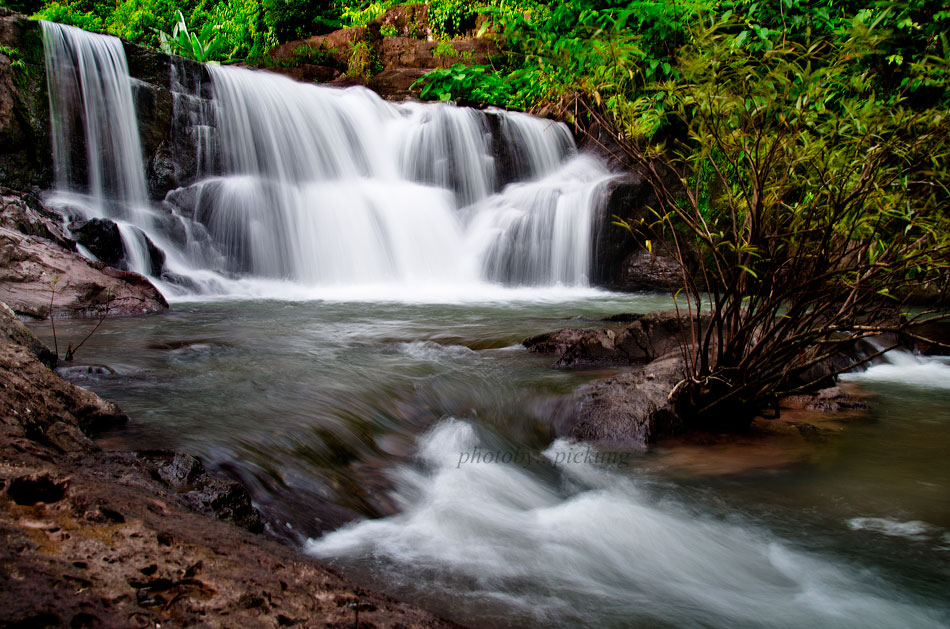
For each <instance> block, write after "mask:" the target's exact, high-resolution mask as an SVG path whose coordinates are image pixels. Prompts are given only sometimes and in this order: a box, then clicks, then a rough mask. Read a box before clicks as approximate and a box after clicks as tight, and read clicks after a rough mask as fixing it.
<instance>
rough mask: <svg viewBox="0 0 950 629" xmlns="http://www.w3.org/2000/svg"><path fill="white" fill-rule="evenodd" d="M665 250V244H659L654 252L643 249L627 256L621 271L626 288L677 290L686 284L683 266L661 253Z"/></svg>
mask: <svg viewBox="0 0 950 629" xmlns="http://www.w3.org/2000/svg"><path fill="white" fill-rule="evenodd" d="M663 250H664V247H663V246H658V247H657V249H655V250H654V252H653V253H651V252H649V251H644V250H641V251H634V252H632V253H631V254H630V255H628V256H627V258H626V259H625V260H624V261H623V266H622V268H621V271H620V285H621V286H622V287H623V288H624V290H628V291H661V292H663V291H670V292H675V291H677V290H679V289H680V288H682V287H683V286H684V284H685V282H684V281H683V266H682V265H681V264H680V263H679V261H677V260H676V259H674V258H672V257H670V256H669V255H665V254H664V253H660V251H663Z"/></svg>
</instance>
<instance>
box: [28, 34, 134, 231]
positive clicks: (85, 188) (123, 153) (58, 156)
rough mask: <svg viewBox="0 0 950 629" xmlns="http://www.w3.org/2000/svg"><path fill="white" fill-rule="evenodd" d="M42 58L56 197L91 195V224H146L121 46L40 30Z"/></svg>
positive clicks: (113, 41)
mask: <svg viewBox="0 0 950 629" xmlns="http://www.w3.org/2000/svg"><path fill="white" fill-rule="evenodd" d="M43 50H44V53H45V55H46V75H47V80H48V82H49V104H50V121H51V136H52V144H53V165H54V170H55V176H56V188H57V190H59V191H60V192H64V193H70V192H71V193H79V194H81V193H83V192H85V193H87V196H86V197H85V199H84V202H82V203H80V205H81V206H82V207H83V209H84V210H86V214H87V216H88V217H90V218H91V217H96V218H120V219H131V220H132V221H133V222H139V221H142V220H144V215H145V214H146V212H147V194H146V188H145V174H144V170H143V168H142V148H141V145H140V142H139V132H138V126H137V122H136V118H135V109H134V108H133V106H132V87H131V79H130V77H129V68H128V65H127V64H126V59H125V51H124V50H123V49H122V43H121V42H120V41H119V40H118V39H116V38H115V37H107V36H104V35H95V34H93V33H87V32H86V31H83V30H80V29H78V28H74V27H72V26H65V25H62V24H54V23H50V22H43ZM77 138H84V140H85V142H84V144H85V154H82V153H78V150H77V149H78V148H79V147H81V146H82V144H83V142H82V141H77Z"/></svg>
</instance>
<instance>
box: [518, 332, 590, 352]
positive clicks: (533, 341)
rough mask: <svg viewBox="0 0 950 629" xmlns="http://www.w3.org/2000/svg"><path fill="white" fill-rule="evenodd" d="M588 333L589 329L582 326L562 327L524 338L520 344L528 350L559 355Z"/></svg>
mask: <svg viewBox="0 0 950 629" xmlns="http://www.w3.org/2000/svg"><path fill="white" fill-rule="evenodd" d="M590 333H591V331H590V330H585V329H582V328H564V329H563V330H557V331H555V332H545V333H544V334H538V335H537V336H532V337H530V338H526V339H525V340H523V341H522V342H521V344H522V345H524V346H525V347H526V348H528V351H529V352H537V353H538V354H558V355H560V354H563V353H564V352H566V351H567V350H568V348H570V347H571V346H572V345H574V344H575V343H577V342H578V341H580V340H581V339H583V338H585V337H586V336H588V335H589V334H590Z"/></svg>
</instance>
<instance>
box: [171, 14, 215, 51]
mask: <svg viewBox="0 0 950 629" xmlns="http://www.w3.org/2000/svg"><path fill="white" fill-rule="evenodd" d="M214 30H215V25H214V23H212V22H207V23H205V26H204V27H203V28H202V29H201V33H200V34H199V33H192V32H190V31H189V30H188V26H187V24H185V16H183V15H182V14H181V11H178V22H177V23H176V24H175V26H174V27H173V29H172V32H171V34H170V35H169V34H168V33H165V32H162V31H159V33H158V37H159V42H160V48H161V50H162V52H164V53H167V54H175V55H179V56H181V57H187V58H188V59H194V60H195V61H201V62H206V61H211V60H212V59H213V58H214V57H215V54H216V52H217V50H218V48H219V47H220V45H221V40H218V39H215V37H214V35H215V33H214Z"/></svg>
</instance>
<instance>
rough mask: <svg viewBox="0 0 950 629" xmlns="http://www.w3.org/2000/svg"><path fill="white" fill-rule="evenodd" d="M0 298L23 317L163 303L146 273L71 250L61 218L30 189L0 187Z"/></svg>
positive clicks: (105, 312) (109, 312)
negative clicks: (23, 190)
mask: <svg viewBox="0 0 950 629" xmlns="http://www.w3.org/2000/svg"><path fill="white" fill-rule="evenodd" d="M0 199H2V204H3V206H2V209H0V300H2V301H4V302H6V303H7V304H8V305H9V306H10V308H12V309H13V311H14V312H16V313H17V314H18V315H20V316H22V317H31V318H39V319H44V318H47V317H49V316H50V315H51V314H52V316H54V317H71V318H84V317H98V316H129V315H138V314H147V313H150V312H159V311H161V310H165V309H167V308H168V303H167V302H166V301H165V298H164V297H162V294H161V293H159V292H158V290H157V289H156V288H155V287H154V286H152V284H151V282H149V281H148V279H146V278H145V277H143V276H141V275H139V274H137V273H131V272H129V271H122V270H119V269H115V268H112V267H108V266H106V265H105V264H102V263H101V262H92V261H90V260H89V259H87V258H84V257H83V256H81V255H79V254H78V253H77V252H76V242H75V241H73V240H72V238H71V237H70V236H69V235H68V234H67V233H66V231H65V230H64V229H63V226H62V219H61V218H60V217H59V215H58V214H56V213H55V212H53V211H51V210H48V209H46V208H45V207H44V206H43V204H42V203H41V202H40V200H39V199H38V198H36V197H35V196H33V195H32V194H27V193H20V192H15V191H13V190H10V189H7V188H0Z"/></svg>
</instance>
